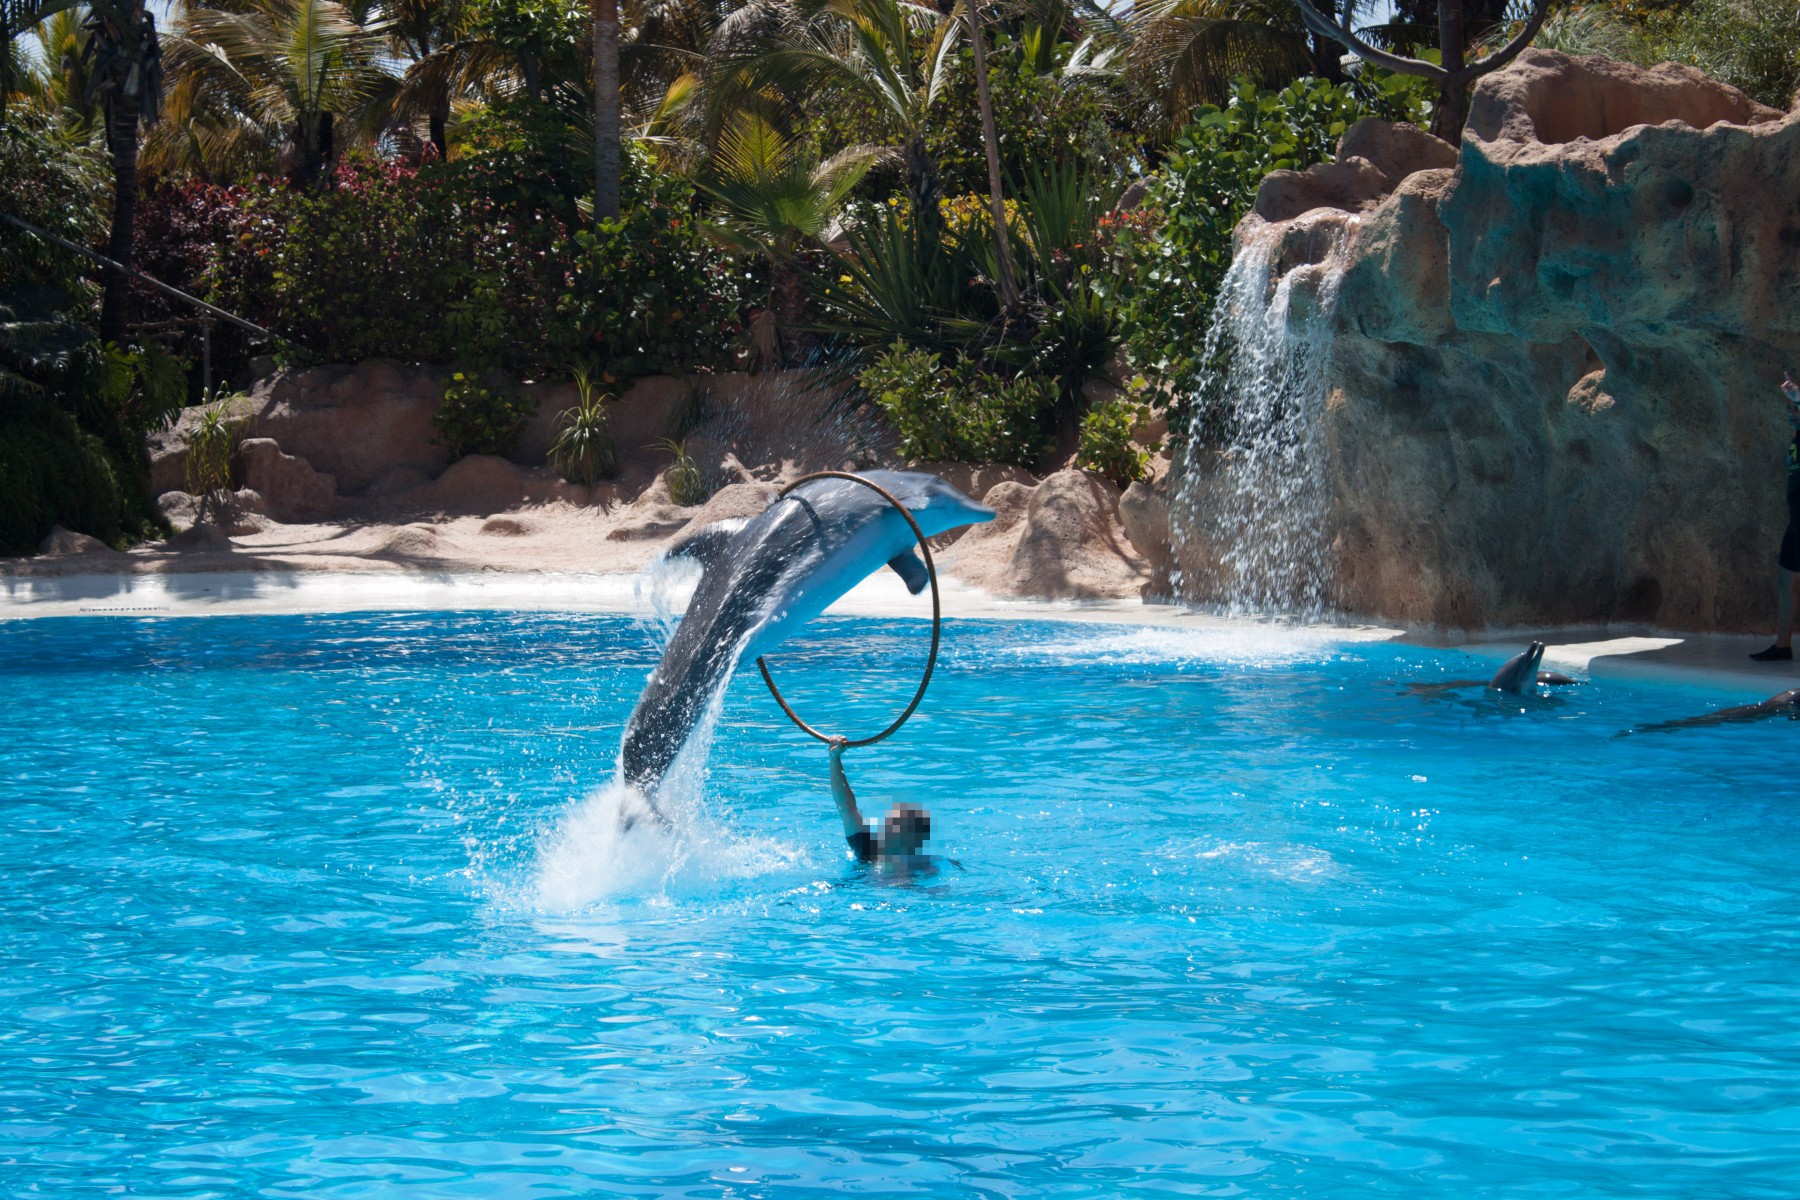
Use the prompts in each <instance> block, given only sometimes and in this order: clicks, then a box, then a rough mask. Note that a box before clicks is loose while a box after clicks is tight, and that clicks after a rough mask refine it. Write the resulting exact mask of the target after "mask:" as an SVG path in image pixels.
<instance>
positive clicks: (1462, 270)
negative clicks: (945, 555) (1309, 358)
mask: <svg viewBox="0 0 1800 1200" xmlns="http://www.w3.org/2000/svg"><path fill="white" fill-rule="evenodd" d="M1430 141H1431V140H1430V139H1429V138H1425V137H1424V136H1423V135H1422V134H1418V133H1417V131H1412V130H1407V129H1404V128H1402V127H1394V126H1389V125H1386V124H1385V123H1381V122H1372V121H1365V122H1360V123H1358V124H1357V125H1356V126H1354V127H1352V129H1351V130H1350V131H1349V132H1348V133H1346V135H1345V138H1344V144H1343V145H1342V147H1340V155H1339V160H1338V162H1336V163H1332V164H1328V165H1326V166H1322V167H1315V168H1313V169H1312V170H1310V171H1308V172H1305V173H1304V174H1295V173H1292V172H1278V173H1277V174H1275V175H1272V176H1270V178H1269V179H1268V180H1267V181H1266V182H1265V184H1264V185H1263V189H1262V192H1261V194H1260V195H1259V196H1258V199H1257V203H1256V206H1255V210H1254V211H1253V213H1252V214H1251V215H1250V216H1249V217H1247V218H1246V219H1245V221H1244V223H1243V225H1242V226H1241V227H1240V229H1239V233H1238V237H1239V244H1240V246H1243V245H1245V244H1246V243H1247V242H1248V240H1250V239H1259V238H1273V239H1276V240H1277V242H1278V247H1277V249H1276V252H1275V254H1274V256H1273V262H1274V264H1275V266H1274V271H1275V273H1276V274H1278V275H1280V274H1286V273H1290V272H1294V271H1296V270H1299V269H1300V268H1309V272H1308V273H1307V274H1306V275H1305V276H1296V278H1297V279H1299V280H1300V282H1301V286H1305V287H1310V288H1314V289H1315V290H1318V289H1317V281H1319V280H1323V279H1328V278H1329V279H1331V280H1332V281H1333V282H1335V283H1338V284H1339V286H1340V290H1339V293H1338V296H1337V300H1336V307H1335V310H1333V315H1332V318H1331V319H1332V323H1333V334H1334V336H1333V337H1332V339H1331V341H1330V343H1329V347H1330V348H1329V361H1328V363H1327V366H1326V384H1327V388H1326V393H1325V413H1324V422H1325V427H1324V436H1325V440H1326V446H1327V447H1328V451H1329V452H1328V454H1327V455H1326V456H1325V460H1326V462H1327V463H1328V464H1329V465H1328V467H1325V468H1324V469H1327V470H1329V472H1330V489H1329V491H1330V495H1331V502H1330V512H1329V516H1328V518H1327V519H1328V521H1329V524H1330V535H1331V544H1332V560H1333V566H1334V569H1335V579H1334V590H1335V594H1336V596H1337V598H1338V601H1339V602H1340V603H1341V604H1342V606H1343V607H1344V608H1346V609H1348V610H1349V611H1351V612H1353V613H1360V614H1368V615H1373V616H1379V617H1382V618H1386V619H1391V620H1400V621H1406V622H1411V623H1425V624H1436V625H1441V626H1450V627H1462V628H1467V627H1479V626H1484V625H1514V624H1546V623H1605V622H1639V623H1649V624H1655V625H1658V626H1663V627H1670V628H1679V629H1689V630H1715V629H1716V630H1739V629H1750V628H1755V627H1758V626H1761V625H1764V624H1766V623H1767V622H1768V620H1769V618H1770V612H1769V610H1770V609H1771V607H1772V599H1773V596H1772V593H1773V573H1774V566H1775V561H1774V557H1775V547H1776V542H1777V539H1778V538H1779V535H1780V531H1781V528H1782V523H1783V521H1784V519H1785V518H1784V510H1783V502H1782V487H1783V470H1782V468H1783V455H1784V450H1785V446H1786V443H1787V440H1788V436H1789V435H1788V433H1787V429H1786V425H1785V422H1784V420H1783V416H1782V407H1781V404H1780V402H1779V397H1778V395H1777V392H1776V385H1777V384H1778V383H1779V382H1780V380H1781V376H1782V369H1783V364H1784V362H1785V363H1792V364H1795V365H1796V366H1800V117H1790V116H1786V115H1784V114H1782V113H1779V112H1776V111H1774V110H1772V109H1769V108H1765V107H1763V106H1760V105H1757V104H1755V103H1753V102H1752V101H1750V100H1748V99H1747V98H1745V97H1744V96H1743V95H1741V94H1740V93H1738V92H1736V91H1735V90H1733V89H1731V88H1728V87H1726V86H1724V85H1723V84H1719V83H1717V82H1715V81H1713V80H1710V79H1708V78H1706V77H1705V76H1703V75H1701V74H1699V73H1698V72H1696V71H1693V70H1691V69H1689V68H1685V67H1679V66H1674V65H1670V64H1665V65H1663V66H1660V67H1657V68H1655V69H1654V70H1643V69H1640V68H1636V67H1631V66H1626V65H1622V64H1619V63H1615V62H1611V61H1609V60H1606V59H1601V58H1571V57H1568V56H1565V55H1561V54H1556V53H1552V52H1548V51H1528V52H1527V53H1525V54H1524V55H1522V56H1521V57H1520V59H1519V60H1518V61H1517V62H1516V63H1515V64H1514V65H1513V66H1511V67H1510V68H1508V69H1506V70H1504V71H1501V72H1499V73H1497V74H1495V75H1492V76H1489V77H1487V78H1486V79H1484V80H1483V81H1482V82H1481V84H1480V85H1479V86H1478V88H1477V89H1476V93H1475V96H1474V100H1473V105H1472V109H1471V113H1470V117H1469V123H1468V128H1467V130H1466V132H1465V135H1464V140H1463V142H1462V146H1461V149H1460V153H1458V154H1457V155H1456V156H1455V159H1454V162H1452V161H1449V160H1448V158H1447V156H1446V153H1445V148H1444V147H1442V146H1435V145H1433V144H1429V143H1430ZM1322 262H1323V263H1324V265H1325V266H1326V267H1327V268H1328V269H1327V270H1319V269H1318V268H1319V266H1320V265H1321V263H1322ZM1318 304H1325V305H1326V306H1327V307H1329V304H1330V301H1329V299H1328V298H1321V297H1319V296H1314V297H1313V305H1314V306H1317V305H1318ZM1295 307H1296V310H1299V309H1306V311H1308V312H1310V311H1312V308H1308V307H1307V306H1306V305H1296V306H1295ZM1127 509H1128V511H1132V516H1133V517H1134V518H1136V519H1138V521H1139V523H1140V524H1143V523H1145V522H1147V521H1151V520H1152V519H1153V518H1155V517H1156V516H1157V515H1158V514H1156V513H1154V512H1153V511H1152V510H1151V507H1150V506H1147V505H1145V504H1144V503H1142V502H1141V498H1138V499H1135V500H1134V502H1133V504H1128V505H1127Z"/></svg>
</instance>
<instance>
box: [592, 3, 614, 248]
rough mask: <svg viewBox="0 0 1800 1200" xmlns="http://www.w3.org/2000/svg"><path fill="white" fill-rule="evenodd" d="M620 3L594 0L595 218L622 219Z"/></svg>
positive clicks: (597, 219)
mask: <svg viewBox="0 0 1800 1200" xmlns="http://www.w3.org/2000/svg"><path fill="white" fill-rule="evenodd" d="M619 153H620V146H619V3H618V0H594V219H595V220H596V221H616V220H618V219H619V167H620V162H619Z"/></svg>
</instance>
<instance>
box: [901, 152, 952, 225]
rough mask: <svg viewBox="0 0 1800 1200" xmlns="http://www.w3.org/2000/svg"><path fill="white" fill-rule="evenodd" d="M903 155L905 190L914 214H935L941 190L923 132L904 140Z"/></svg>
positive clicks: (935, 166)
mask: <svg viewBox="0 0 1800 1200" xmlns="http://www.w3.org/2000/svg"><path fill="white" fill-rule="evenodd" d="M905 153H906V190H907V194H908V195H909V196H911V198H912V203H913V212H914V214H915V215H916V214H921V213H925V212H936V211H937V206H938V198H939V197H940V196H941V195H942V194H943V188H942V185H941V184H940V183H939V182H938V169H937V163H936V162H935V161H934V160H933V159H932V157H931V152H930V151H928V150H927V149H926V148H925V135H924V133H923V132H920V133H915V134H913V135H912V136H911V137H909V138H907V139H906V150H905Z"/></svg>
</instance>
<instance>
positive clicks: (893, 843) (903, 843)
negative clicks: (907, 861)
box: [881, 804, 931, 856]
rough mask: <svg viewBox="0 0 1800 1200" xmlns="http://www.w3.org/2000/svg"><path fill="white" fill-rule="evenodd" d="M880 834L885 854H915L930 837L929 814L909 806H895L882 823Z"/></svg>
mask: <svg viewBox="0 0 1800 1200" xmlns="http://www.w3.org/2000/svg"><path fill="white" fill-rule="evenodd" d="M881 833H882V849H883V850H884V851H885V852H886V853H887V854H889V855H894V856H899V855H907V854H917V853H918V852H919V848H920V847H921V846H923V845H924V844H925V843H926V841H928V840H929V839H930V837H931V814H930V813H928V812H926V811H925V810H924V809H922V808H918V807H915V806H914V805H911V804H896V805H894V808H893V811H892V812H890V813H888V815H887V819H886V820H885V821H883V822H882V829H881Z"/></svg>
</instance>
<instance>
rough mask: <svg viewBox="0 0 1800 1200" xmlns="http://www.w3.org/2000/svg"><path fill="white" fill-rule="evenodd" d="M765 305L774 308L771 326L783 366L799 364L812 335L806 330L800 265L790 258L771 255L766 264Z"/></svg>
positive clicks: (804, 294) (809, 344)
mask: <svg viewBox="0 0 1800 1200" xmlns="http://www.w3.org/2000/svg"><path fill="white" fill-rule="evenodd" d="M769 276H770V278H769V307H770V308H772V309H774V310H775V328H776V330H777V332H778V334H779V336H780V338H781V357H782V361H783V364H784V365H786V366H799V365H801V364H802V363H804V362H805V360H806V358H807V354H808V352H809V351H810V350H811V349H812V345H813V339H812V337H811V335H809V334H808V333H807V332H806V324H807V318H808V316H809V315H810V314H809V313H808V312H807V307H806V285H805V280H803V279H802V278H801V275H800V265H799V264H798V263H797V262H794V261H793V260H791V259H780V258H778V259H775V260H774V261H772V262H771V263H770V264H769Z"/></svg>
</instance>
